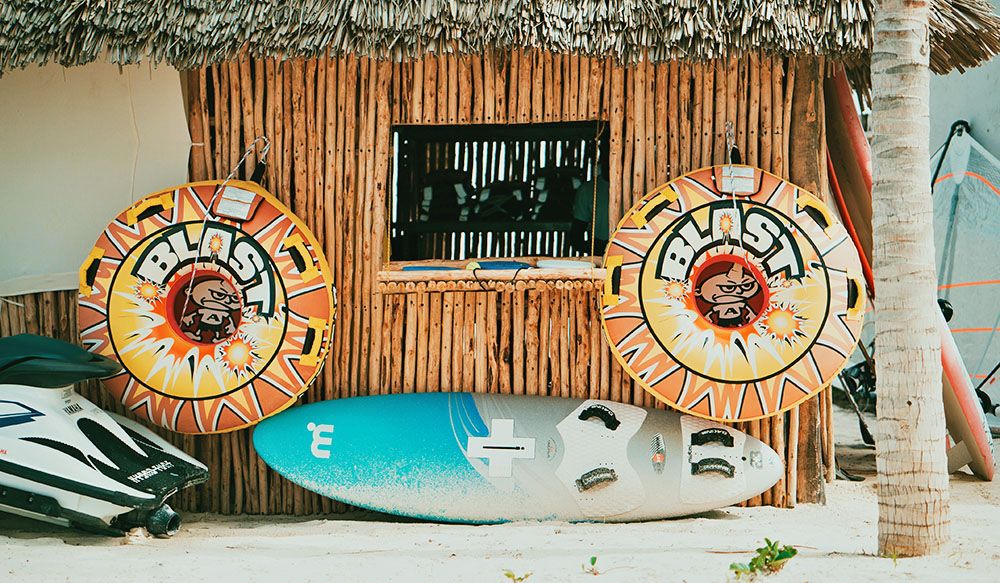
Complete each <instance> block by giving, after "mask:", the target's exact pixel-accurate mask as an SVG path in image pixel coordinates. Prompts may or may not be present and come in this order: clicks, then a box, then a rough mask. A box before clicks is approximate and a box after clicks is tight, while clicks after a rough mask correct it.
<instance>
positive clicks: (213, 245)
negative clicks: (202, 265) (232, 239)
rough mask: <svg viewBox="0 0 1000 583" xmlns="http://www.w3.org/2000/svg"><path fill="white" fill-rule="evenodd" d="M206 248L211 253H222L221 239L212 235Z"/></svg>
mask: <svg viewBox="0 0 1000 583" xmlns="http://www.w3.org/2000/svg"><path fill="white" fill-rule="evenodd" d="M208 248H209V249H211V250H212V253H218V252H219V251H222V237H220V236H219V235H212V238H211V239H209V240H208Z"/></svg>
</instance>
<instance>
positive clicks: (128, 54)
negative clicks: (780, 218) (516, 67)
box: [0, 0, 1000, 72]
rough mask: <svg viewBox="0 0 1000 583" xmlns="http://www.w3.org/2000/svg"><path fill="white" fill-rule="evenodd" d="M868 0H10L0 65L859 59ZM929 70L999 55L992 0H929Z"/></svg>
mask: <svg viewBox="0 0 1000 583" xmlns="http://www.w3.org/2000/svg"><path fill="white" fill-rule="evenodd" d="M874 1H875V0H770V1H768V0H580V1H571V0H562V1H560V0H464V1H463V0H392V1H384V2H379V1H372V0H359V1H353V0H271V1H269V0H228V1H219V2H211V1H208V0H145V1H142V0H7V1H4V2H0V72H2V71H4V70H9V69H11V68H17V67H23V66H25V65H28V64H31V63H45V62H49V61H55V62H58V63H61V64H63V65H67V66H69V65H80V64H84V63H87V62H90V61H93V60H95V59H97V58H102V57H103V58H106V59H107V60H109V61H111V62H113V63H121V64H127V63H135V62H138V61H140V60H144V59H148V60H151V61H153V62H167V63H170V64H171V65H174V66H176V67H178V68H181V69H187V68H194V67H198V66H201V65H204V64H207V63H214V62H218V61H222V60H226V59H229V58H232V57H233V56H234V55H237V54H239V52H240V51H242V50H244V49H247V50H249V52H250V53H251V54H254V55H267V56H287V57H293V56H314V55H317V54H320V53H322V52H324V51H326V50H328V49H329V50H330V51H331V52H332V53H333V54H341V53H346V52H354V53H358V54H364V55H371V56H375V57H381V58H386V57H388V58H397V59H398V58H405V57H412V56H416V55H419V54H422V53H424V52H428V51H431V52H436V51H446V50H459V51H463V52H471V51H477V52H478V51H481V50H483V49H484V48H489V47H494V48H506V47H512V46H521V47H538V48H543V49H548V50H552V51H556V52H579V53H583V54H588V55H610V56H612V57H615V58H616V59H619V60H622V61H633V60H635V59H637V58H639V57H640V56H641V55H643V54H646V55H649V58H651V59H653V60H662V59H670V58H676V57H682V58H689V59H700V58H707V57H714V56H720V55H725V54H733V53H739V52H743V51H746V50H764V51H768V52H772V53H779V54H788V53H816V54H825V55H831V56H834V57H843V58H847V59H855V58H859V57H862V56H863V55H865V54H866V52H867V50H868V48H869V47H870V45H871V38H872V14H873V3H874ZM932 4H933V11H932V21H933V27H932V28H933V32H932V39H933V50H932V59H931V60H932V66H933V67H934V69H935V70H936V71H938V72H944V71H947V70H950V69H952V68H966V67H972V66H975V65H976V64H978V63H979V62H981V61H983V60H985V59H988V58H989V57H991V56H992V55H993V54H995V53H997V52H1000V19H998V18H997V17H996V15H994V14H993V11H992V9H991V7H990V5H989V2H988V0H932Z"/></svg>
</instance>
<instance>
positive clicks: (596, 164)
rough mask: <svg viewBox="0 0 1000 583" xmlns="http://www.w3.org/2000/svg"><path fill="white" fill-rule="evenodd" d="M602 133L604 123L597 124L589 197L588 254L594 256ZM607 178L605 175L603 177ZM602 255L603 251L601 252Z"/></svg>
mask: <svg viewBox="0 0 1000 583" xmlns="http://www.w3.org/2000/svg"><path fill="white" fill-rule="evenodd" d="M603 134H604V124H603V123H602V124H598V126H597V133H596V134H594V151H593V155H592V156H591V158H592V162H591V168H592V170H591V172H593V177H594V178H593V181H592V182H593V183H594V189H593V193H592V194H593V196H592V198H591V199H590V256H591V257H593V256H594V251H596V249H597V181H598V177H597V172H598V171H599V170H600V156H599V154H598V148H600V143H601V136H602V135H603ZM604 155H605V156H607V155H608V153H607V152H605V153H604ZM605 178H607V177H605ZM602 255H603V253H602Z"/></svg>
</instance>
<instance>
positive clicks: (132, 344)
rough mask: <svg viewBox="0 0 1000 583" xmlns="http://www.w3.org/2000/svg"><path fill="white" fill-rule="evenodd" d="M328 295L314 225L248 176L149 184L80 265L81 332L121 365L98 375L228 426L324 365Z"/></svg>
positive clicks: (205, 427) (174, 419)
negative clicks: (152, 187)
mask: <svg viewBox="0 0 1000 583" xmlns="http://www.w3.org/2000/svg"><path fill="white" fill-rule="evenodd" d="M334 309H335V305H334V297H333V288H332V278H331V275H330V268H329V267H328V265H327V263H326V259H325V257H324V256H323V251H322V249H321V246H320V245H319V244H318V243H317V241H316V238H315V237H314V236H313V234H312V233H311V232H310V231H309V229H308V228H307V227H306V225H305V224H303V223H302V221H300V220H299V219H298V218H297V217H295V216H294V215H293V214H292V213H291V211H289V210H288V209H287V208H286V207H285V206H284V205H282V204H281V203H280V202H279V201H278V200H277V199H275V198H274V197H273V196H271V194H270V193H268V192H267V191H266V190H264V189H263V188H262V187H260V186H259V185H257V184H255V183H252V182H241V181H230V182H228V183H226V184H225V185H224V186H223V184H222V183H221V182H198V183H193V184H185V185H182V186H178V187H175V188H170V189H167V190H164V191H162V192H157V193H154V194H150V195H149V196H146V197H144V198H142V199H141V200H139V201H138V202H136V203H135V204H133V205H132V206H131V207H129V208H128V209H126V210H125V211H123V212H122V213H121V214H119V215H118V216H117V217H115V219H114V220H113V221H111V223H110V224H109V225H108V226H107V228H105V230H104V231H103V232H102V233H101V236H100V237H99V238H98V240H97V243H96V244H95V246H94V248H93V250H92V251H91V252H90V254H89V255H88V257H87V259H86V260H85V261H84V264H83V266H82V267H81V268H80V295H79V322H80V336H81V340H82V341H83V345H84V346H85V347H87V348H88V349H89V350H90V351H91V352H96V353H98V354H102V355H104V356H108V357H110V358H114V359H117V360H118V361H119V362H121V364H122V366H123V371H122V372H121V373H119V374H117V375H115V376H113V377H110V378H108V379H105V380H104V386H105V387H106V388H107V389H108V390H109V391H110V392H111V393H112V394H114V396H115V398H117V399H118V400H119V401H120V402H121V403H122V404H123V405H124V406H125V407H126V408H128V409H129V410H130V411H132V412H133V413H135V414H137V415H139V416H140V417H144V418H146V419H148V420H149V421H152V422H153V423H156V424H159V425H161V426H163V427H166V428H168V429H171V430H173V431H178V432H182V433H219V432H224V431H232V430H234V429H239V428H241V427H246V426H249V425H252V424H254V423H256V422H257V421H260V420H261V419H263V418H265V417H267V416H269V415H272V414H274V413H277V412H278V411H281V410H282V409H284V408H286V407H288V406H289V405H291V404H292V403H294V402H295V400H296V398H297V397H298V396H299V394H301V393H302V391H304V390H305V389H306V388H307V387H308V386H309V384H310V383H311V382H312V381H313V379H315V378H316V375H317V374H319V372H320V369H321V368H322V366H323V361H324V360H325V357H326V353H327V351H328V349H329V345H330V335H331V334H332V332H333V316H334Z"/></svg>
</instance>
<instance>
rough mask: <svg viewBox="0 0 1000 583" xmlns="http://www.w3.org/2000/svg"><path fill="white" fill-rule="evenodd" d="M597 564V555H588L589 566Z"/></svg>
mask: <svg viewBox="0 0 1000 583" xmlns="http://www.w3.org/2000/svg"><path fill="white" fill-rule="evenodd" d="M596 564H597V557H590V566H591V567H593V566H594V565H596Z"/></svg>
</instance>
